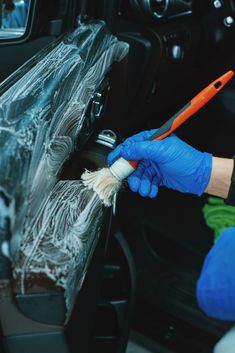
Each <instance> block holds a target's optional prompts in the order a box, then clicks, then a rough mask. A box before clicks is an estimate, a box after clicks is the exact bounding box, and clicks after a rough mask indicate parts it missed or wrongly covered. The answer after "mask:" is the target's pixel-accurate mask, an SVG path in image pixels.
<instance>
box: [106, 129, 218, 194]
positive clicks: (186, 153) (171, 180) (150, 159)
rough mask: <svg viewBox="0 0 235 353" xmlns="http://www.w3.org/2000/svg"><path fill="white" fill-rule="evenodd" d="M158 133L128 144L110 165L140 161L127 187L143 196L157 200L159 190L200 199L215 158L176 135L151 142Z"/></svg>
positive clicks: (134, 138)
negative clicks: (121, 160) (186, 194)
mask: <svg viewBox="0 0 235 353" xmlns="http://www.w3.org/2000/svg"><path fill="white" fill-rule="evenodd" d="M155 131H156V130H150V131H144V132H141V133H139V134H137V135H134V136H132V137H130V138H128V139H127V140H125V141H124V142H123V143H122V144H121V145H119V146H118V147H117V148H116V149H115V150H114V151H112V152H111V153H110V154H109V156H108V163H109V165H110V164H112V163H113V162H115V160H116V159H118V158H119V157H123V158H125V159H126V160H138V161H140V163H139V164H138V167H137V169H136V170H135V171H134V172H133V173H132V174H131V175H130V176H129V177H128V183H129V186H130V189H131V190H132V191H134V192H139V194H140V195H141V196H148V197H151V198H153V197H156V195H157V193H158V187H159V186H166V187H167V188H169V189H174V190H178V191H181V192H188V193H192V194H196V195H199V196H200V195H201V194H202V193H203V192H204V191H205V189H206V187H207V185H208V183H209V180H210V175H211V169H212V155H211V154H209V153H203V152H200V151H198V150H196V149H195V148H193V147H191V146H190V145H188V144H187V143H185V142H183V141H182V140H180V139H179V138H177V137H176V136H175V135H173V134H172V135H170V136H169V137H166V138H165V139H163V140H160V141H149V140H148V137H150V136H151V135H152V134H153V133H154V132H155Z"/></svg>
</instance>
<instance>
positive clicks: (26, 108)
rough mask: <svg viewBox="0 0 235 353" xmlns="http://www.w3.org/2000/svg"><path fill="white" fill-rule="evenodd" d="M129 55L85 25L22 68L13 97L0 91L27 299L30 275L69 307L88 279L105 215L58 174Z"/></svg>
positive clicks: (2, 168) (1, 135) (6, 187)
mask: <svg viewBox="0 0 235 353" xmlns="http://www.w3.org/2000/svg"><path fill="white" fill-rule="evenodd" d="M127 52H128V45H127V44H126V43H123V42H120V41H118V40H117V38H116V37H114V36H113V35H111V34H110V32H109V31H108V30H107V28H106V26H105V24H104V23H103V22H101V21H97V22H94V23H90V24H82V25H80V26H79V27H78V28H77V29H76V30H75V31H74V32H73V33H71V34H70V35H68V36H66V37H65V38H64V39H63V40H62V41H61V42H60V43H58V44H57V45H52V47H51V48H50V49H47V50H46V51H44V52H42V53H40V54H39V55H37V56H36V57H35V58H34V59H33V61H32V60H31V61H30V62H29V63H28V64H26V65H24V68H23V69H20V70H19V72H18V73H16V75H15V77H20V78H19V79H18V80H17V82H16V83H14V85H12V86H11V87H10V88H9V89H8V90H6V89H5V87H6V86H7V82H6V83H3V84H2V85H1V86H0V94H1V91H2V92H4V93H3V94H2V95H1V96H0V148H1V154H0V188H1V190H2V193H3V194H4V195H8V198H9V200H11V207H12V205H13V206H14V209H13V210H12V208H11V212H10V213H9V214H10V216H9V217H10V220H11V227H10V228H11V249H10V250H11V256H12V259H14V260H13V267H14V271H15V273H16V274H17V276H18V275H19V276H20V277H21V288H22V292H23V291H24V279H25V274H26V273H28V272H31V271H32V272H39V273H45V274H46V276H48V277H49V278H51V279H52V280H53V281H55V283H56V284H58V285H60V286H62V287H63V288H65V292H66V298H67V305H68V306H69V303H71V298H72V295H71V293H72V292H73V291H74V289H75V287H76V286H77V284H76V283H77V280H76V281H74V278H75V277H76V278H81V277H82V276H83V275H84V273H83V272H82V273H81V271H83V268H84V263H85V262H86V260H85V259H87V256H88V254H89V253H90V251H91V248H92V246H93V245H92V244H93V243H94V235H95V234H96V236H98V234H99V227H98V223H99V222H98V219H99V218H100V217H101V214H102V211H101V210H100V208H98V210H96V209H95V205H97V202H96V200H95V199H92V198H90V196H88V194H85V193H84V191H83V187H82V186H81V184H80V183H79V182H59V183H58V179H59V173H60V170H61V168H62V166H63V164H64V162H65V160H66V159H68V158H69V156H70V154H71V152H73V151H74V149H75V146H76V141H77V137H78V136H79V133H80V131H81V129H82V127H83V125H84V121H85V118H86V116H85V112H86V108H87V107H88V104H89V103H90V100H91V98H92V95H93V94H94V93H95V91H96V89H97V88H98V87H99V85H100V83H101V81H102V80H103V79H104V77H105V75H106V73H107V72H108V71H109V70H110V68H111V65H112V63H113V62H114V61H120V60H122V59H123V58H124V57H125V56H126V55H127ZM27 67H28V69H27ZM22 72H24V74H22ZM12 79H13V78H11V80H12ZM4 85H5V86H4ZM7 87H8V86H7ZM87 192H88V191H87ZM89 195H91V193H90V192H89ZM0 200H1V197H0ZM1 205H2V203H1V204H0V207H1V209H2V206H1ZM4 212H5V211H4ZM92 212H94V213H97V212H98V213H97V214H96V217H97V221H96V218H95V217H94V219H93V214H92ZM92 219H93V221H92ZM89 222H90V224H89ZM90 227H92V232H91V231H90V229H91V228H90ZM88 229H89V231H88ZM91 234H92V235H91ZM88 237H91V239H90V240H89V241H88V240H87V241H85V239H86V238H88ZM87 261H88V260H87ZM81 264H82V265H81ZM73 271H75V272H76V274H74V275H73V276H75V277H73V276H72V275H70V272H73ZM78 272H79V274H78ZM78 282H79V281H78Z"/></svg>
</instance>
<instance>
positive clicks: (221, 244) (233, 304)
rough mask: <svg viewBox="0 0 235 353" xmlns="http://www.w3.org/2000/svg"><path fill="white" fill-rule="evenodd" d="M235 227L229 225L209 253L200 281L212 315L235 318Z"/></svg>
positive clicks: (206, 309)
mask: <svg viewBox="0 0 235 353" xmlns="http://www.w3.org/2000/svg"><path fill="white" fill-rule="evenodd" d="M234 253H235V228H234V227H233V228H228V229H226V230H225V231H224V232H223V233H222V234H221V236H220V238H219V239H218V240H217V241H216V243H215V245H214V246H213V247H212V248H211V250H210V252H209V253H208V255H207V257H206V259H205V261H204V264H203V267H202V271H201V275H200V278H199V280H198V282H197V292H196V293H197V300H198V304H199V306H200V307H201V309H202V310H203V311H204V312H205V313H206V314H207V315H208V316H211V317H214V318H216V319H220V320H231V321H235V296H234V293H235V276H234V267H235V256H234Z"/></svg>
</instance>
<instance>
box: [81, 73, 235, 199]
mask: <svg viewBox="0 0 235 353" xmlns="http://www.w3.org/2000/svg"><path fill="white" fill-rule="evenodd" d="M233 75H234V72H233V71H231V70H230V71H228V72H226V73H225V74H224V75H222V76H220V77H219V78H218V79H216V80H215V81H213V82H212V83H211V84H210V85H209V86H207V87H206V88H204V89H203V90H202V91H201V92H200V93H198V94H197V95H196V96H195V97H194V98H193V99H192V100H191V101H190V102H189V103H187V104H186V105H185V106H184V107H183V108H182V109H180V111H178V112H177V113H176V114H175V115H174V116H173V117H171V118H170V119H169V120H168V121H166V122H165V123H164V124H163V125H162V126H161V127H160V128H159V129H158V130H157V131H156V132H155V133H154V134H153V135H152V136H151V137H150V138H149V140H151V141H155V140H162V139H164V138H165V137H167V136H168V135H170V134H171V133H172V132H173V131H175V130H176V129H177V128H178V127H179V126H180V125H181V124H183V122H185V121H186V120H187V119H188V118H189V117H191V116H192V115H193V114H195V113H196V112H197V111H198V110H199V109H200V108H202V107H203V106H204V105H205V104H206V103H207V102H208V101H209V100H210V99H211V98H212V97H214V96H215V95H216V93H218V92H219V91H220V90H221V89H222V88H223V87H224V85H225V84H226V83H227V82H228V81H229V80H230V79H231V78H232V77H233ZM138 162H139V161H127V160H125V159H124V158H122V157H121V158H119V159H118V160H117V161H116V162H114V163H113V164H112V165H111V166H110V167H106V168H102V169H100V170H97V171H93V172H90V171H88V170H86V171H85V172H84V173H83V174H82V176H81V179H82V181H83V184H84V185H85V186H86V187H87V188H88V189H91V190H93V191H94V192H96V193H97V194H98V196H99V198H100V199H101V201H102V202H103V204H104V205H105V206H111V205H112V203H113V200H114V196H115V195H116V194H117V192H118V191H119V190H120V188H121V186H122V181H123V180H124V179H125V178H127V177H128V176H129V175H130V174H131V173H133V172H134V170H135V169H136V167H137V165H138Z"/></svg>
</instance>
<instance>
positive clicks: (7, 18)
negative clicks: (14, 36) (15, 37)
mask: <svg viewBox="0 0 235 353" xmlns="http://www.w3.org/2000/svg"><path fill="white" fill-rule="evenodd" d="M28 9H29V1H28V0H24V1H23V0H21V1H20V2H18V3H16V4H15V9H14V10H13V11H10V12H6V13H4V14H3V18H2V26H3V28H21V27H26V22H27V17H28Z"/></svg>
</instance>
